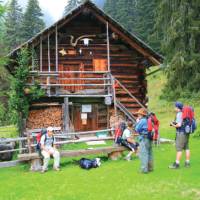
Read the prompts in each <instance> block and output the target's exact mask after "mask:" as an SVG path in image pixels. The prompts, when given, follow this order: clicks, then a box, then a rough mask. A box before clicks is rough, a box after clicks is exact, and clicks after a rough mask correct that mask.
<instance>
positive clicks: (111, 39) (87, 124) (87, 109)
mask: <svg viewBox="0 0 200 200" xmlns="http://www.w3.org/2000/svg"><path fill="white" fill-rule="evenodd" d="M24 46H28V47H29V48H30V49H32V52H33V53H32V61H31V67H32V68H31V72H30V73H31V77H30V79H29V80H28V82H27V85H31V84H33V83H34V82H35V81H39V83H40V85H41V87H42V88H43V89H44V90H45V96H43V97H41V98H40V99H39V100H38V101H36V102H32V105H31V108H30V112H29V117H28V119H27V123H26V124H27V128H28V129H35V128H42V127H47V126H50V125H52V126H56V127H57V126H61V127H62V129H63V130H64V131H66V132H68V131H72V130H73V131H89V130H102V129H106V128H108V127H109V119H110V113H111V111H112V110H114V111H115V112H118V111H120V112H122V113H123V114H124V116H125V117H127V118H129V119H130V120H134V115H133V113H134V112H136V111H137V110H138V109H139V108H141V107H143V106H145V103H146V94H147V81H146V78H145V77H146V68H147V67H149V66H151V65H159V64H160V62H161V61H162V57H161V56H160V55H159V54H158V53H156V52H155V51H153V50H152V49H151V48H150V47H149V46H147V45H146V44H145V43H144V42H142V41H141V40H140V39H139V38H137V37H136V36H135V35H133V34H131V33H129V32H128V31H126V30H125V29H124V28H123V27H122V26H121V25H120V24H119V23H117V22H116V21H115V20H113V19H112V18H111V17H110V16H108V15H107V14H105V13H104V12H103V11H102V10H100V9H99V8H97V7H96V6H95V5H94V4H93V3H91V2H90V1H86V2H85V3H83V4H81V5H80V6H79V7H77V8H75V9H74V10H72V11H71V12H70V13H69V14H68V15H66V16H64V17H63V18H62V19H60V20H59V21H58V22H56V23H55V24H53V25H52V26H50V27H49V28H47V29H45V30H43V31H42V32H40V33H39V34H37V35H36V36H35V37H33V38H31V39H30V40H29V41H27V42H26V43H24V44H22V45H21V46H19V47H18V48H16V49H14V50H13V51H12V52H11V53H10V54H9V57H10V58H12V59H16V57H17V52H18V51H20V49H21V48H23V47H24ZM7 67H8V69H9V71H10V72H11V73H12V72H13V65H12V64H10V65H9V66H7Z"/></svg>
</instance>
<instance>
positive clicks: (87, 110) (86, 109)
mask: <svg viewBox="0 0 200 200" xmlns="http://www.w3.org/2000/svg"><path fill="white" fill-rule="evenodd" d="M90 112H92V105H89V104H88V105H82V113H90Z"/></svg>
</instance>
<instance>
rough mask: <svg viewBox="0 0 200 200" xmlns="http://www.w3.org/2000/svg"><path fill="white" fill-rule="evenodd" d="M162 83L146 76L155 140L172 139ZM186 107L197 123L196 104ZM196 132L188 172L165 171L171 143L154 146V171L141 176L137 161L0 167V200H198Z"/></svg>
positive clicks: (170, 108)
mask: <svg viewBox="0 0 200 200" xmlns="http://www.w3.org/2000/svg"><path fill="white" fill-rule="evenodd" d="M164 82H165V77H164V76H163V74H162V73H158V74H157V75H156V77H155V76H152V77H150V79H149V97H150V103H149V106H150V108H151V110H153V111H154V112H156V113H157V115H158V117H159V119H160V121H161V130H160V132H161V137H167V138H174V136H175V134H174V132H175V131H174V130H173V129H172V128H170V127H169V122H170V121H171V120H173V118H174V112H173V104H172V103H168V102H166V101H164V100H160V99H159V95H160V93H161V89H162V87H163V84H164ZM187 103H189V104H191V105H193V106H194V107H195V111H196V114H197V115H196V118H197V119H200V116H199V114H200V108H198V107H197V105H198V101H195V102H187ZM197 121H198V122H199V120H197ZM198 134H199V130H197V132H196V134H195V135H193V136H191V143H190V144H191V145H190V146H191V150H192V159H191V168H188V169H186V168H184V167H183V164H184V159H183V160H182V163H181V168H180V169H179V170H170V169H168V165H169V164H171V162H173V161H174V159H175V147H174V146H173V145H172V144H162V145H161V146H159V147H155V148H154V157H155V171H154V172H152V173H150V174H145V175H144V174H140V173H139V165H140V162H139V159H138V158H135V159H134V160H133V161H130V162H127V161H124V160H123V159H120V160H118V161H110V160H107V158H106V157H102V155H100V156H101V158H102V166H101V167H100V168H97V169H92V170H89V171H86V170H83V169H81V168H80V167H79V166H78V165H77V162H76V161H77V160H78V158H76V159H75V160H73V159H62V162H61V169H62V170H61V171H60V172H55V171H53V170H52V165H51V166H50V170H49V171H48V172H47V173H45V174H40V173H33V172H29V167H28V165H19V166H17V167H13V168H9V169H8V168H7V169H5V168H4V169H0V200H104V199H105V200H123V199H124V200H129V199H130V200H133V199H137V200H157V199H158V200H160V199H161V200H173V199H174V200H200V176H199V174H200V171H199V169H200V148H199V143H200V137H199V136H198ZM79 147H81V148H85V147H86V146H85V144H82V145H81V146H79ZM70 148H71V149H74V148H77V146H76V145H70ZM51 164H52V163H51Z"/></svg>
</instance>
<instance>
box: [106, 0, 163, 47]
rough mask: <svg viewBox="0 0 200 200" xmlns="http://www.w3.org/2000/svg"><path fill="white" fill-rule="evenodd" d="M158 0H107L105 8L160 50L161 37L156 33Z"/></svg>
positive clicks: (125, 25)
mask: <svg viewBox="0 0 200 200" xmlns="http://www.w3.org/2000/svg"><path fill="white" fill-rule="evenodd" d="M156 8H157V0H151V1H149V0H139V1H138V0H134V1H130V0H107V1H106V3H105V5H104V10H105V12H107V13H108V14H109V15H110V16H111V17H113V18H114V19H115V20H117V21H118V22H119V23H120V24H122V25H123V26H124V27H125V28H126V29H127V30H128V31H130V32H132V33H135V34H136V35H137V36H139V38H140V39H142V40H143V41H145V42H146V43H148V44H149V45H151V46H152V47H153V48H154V49H156V50H160V43H159V40H160V38H158V37H156V36H157V35H154V32H155V31H154V28H153V27H154V23H155V11H156Z"/></svg>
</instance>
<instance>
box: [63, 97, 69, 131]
mask: <svg viewBox="0 0 200 200" xmlns="http://www.w3.org/2000/svg"><path fill="white" fill-rule="evenodd" d="M63 119H64V121H63V125H64V132H69V124H70V120H69V98H68V97H65V98H64V118H63Z"/></svg>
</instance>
